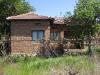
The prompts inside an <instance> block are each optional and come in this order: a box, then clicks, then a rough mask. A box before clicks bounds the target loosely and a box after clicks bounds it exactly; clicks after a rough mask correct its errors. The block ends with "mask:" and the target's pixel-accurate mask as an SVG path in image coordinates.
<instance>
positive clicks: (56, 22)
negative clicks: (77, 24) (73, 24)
mask: <svg viewBox="0 0 100 75" xmlns="http://www.w3.org/2000/svg"><path fill="white" fill-rule="evenodd" d="M54 24H65V23H64V19H63V17H55V21H54Z"/></svg>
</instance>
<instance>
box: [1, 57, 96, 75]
mask: <svg viewBox="0 0 100 75" xmlns="http://www.w3.org/2000/svg"><path fill="white" fill-rule="evenodd" d="M17 60H19V61H17V62H16V63H15V62H12V63H6V65H5V66H3V67H2V71H3V72H1V73H2V75H69V72H72V73H74V72H77V75H94V74H93V73H94V71H95V63H94V62H91V60H90V59H89V58H88V56H63V57H57V58H48V59H45V58H38V57H29V58H27V59H26V58H23V57H20V58H17ZM3 64H4V63H3Z"/></svg>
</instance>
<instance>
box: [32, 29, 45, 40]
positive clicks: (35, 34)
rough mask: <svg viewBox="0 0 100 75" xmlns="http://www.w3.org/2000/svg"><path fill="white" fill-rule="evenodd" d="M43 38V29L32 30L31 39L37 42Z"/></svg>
mask: <svg viewBox="0 0 100 75" xmlns="http://www.w3.org/2000/svg"><path fill="white" fill-rule="evenodd" d="M43 39H44V31H42V30H37V31H33V32H32V41H34V42H39V41H42V40H43Z"/></svg>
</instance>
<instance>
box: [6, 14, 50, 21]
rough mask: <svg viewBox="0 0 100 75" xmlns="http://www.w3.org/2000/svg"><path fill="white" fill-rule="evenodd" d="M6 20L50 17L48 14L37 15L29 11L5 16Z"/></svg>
mask: <svg viewBox="0 0 100 75" xmlns="http://www.w3.org/2000/svg"><path fill="white" fill-rule="evenodd" d="M7 19H8V20H27V19H29V20H30V19H43V20H48V19H51V18H50V17H48V16H42V15H38V14H35V13H34V12H29V13H26V14H21V15H17V16H10V17H8V18H7Z"/></svg>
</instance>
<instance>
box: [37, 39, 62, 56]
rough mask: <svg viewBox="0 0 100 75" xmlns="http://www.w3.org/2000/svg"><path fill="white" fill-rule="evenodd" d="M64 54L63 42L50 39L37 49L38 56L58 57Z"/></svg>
mask: <svg viewBox="0 0 100 75" xmlns="http://www.w3.org/2000/svg"><path fill="white" fill-rule="evenodd" d="M63 54H64V49H63V44H61V43H50V41H45V42H44V43H41V47H40V50H38V51H37V56H42V57H57V56H60V55H63Z"/></svg>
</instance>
